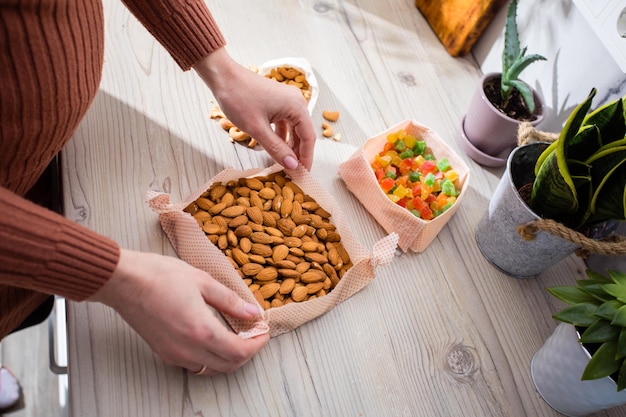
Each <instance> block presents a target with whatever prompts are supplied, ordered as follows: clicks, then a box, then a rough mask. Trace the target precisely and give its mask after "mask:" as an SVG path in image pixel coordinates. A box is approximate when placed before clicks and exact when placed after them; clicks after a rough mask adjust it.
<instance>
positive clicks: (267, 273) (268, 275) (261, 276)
mask: <svg viewBox="0 0 626 417" xmlns="http://www.w3.org/2000/svg"><path fill="white" fill-rule="evenodd" d="M255 278H256V279H258V280H259V281H272V280H274V279H276V278H278V270H277V269H276V268H274V267H273V266H267V267H265V268H263V269H261V271H260V272H259V273H258V274H256V276H255Z"/></svg>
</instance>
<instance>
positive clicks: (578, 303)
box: [548, 270, 626, 391]
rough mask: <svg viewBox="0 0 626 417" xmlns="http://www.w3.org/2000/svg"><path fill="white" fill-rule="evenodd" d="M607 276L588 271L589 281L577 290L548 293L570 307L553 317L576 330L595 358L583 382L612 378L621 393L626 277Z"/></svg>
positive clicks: (625, 379)
mask: <svg viewBox="0 0 626 417" xmlns="http://www.w3.org/2000/svg"><path fill="white" fill-rule="evenodd" d="M607 273H608V276H605V275H602V274H600V273H597V272H593V271H590V270H588V271H587V276H588V279H582V280H577V281H576V285H575V286H562V287H552V288H548V291H549V292H550V294H552V295H553V296H555V297H556V298H558V299H559V300H561V301H564V302H565V303H567V304H569V305H568V306H567V307H565V308H563V309H562V310H560V311H558V312H557V313H555V314H554V315H553V317H554V318H555V319H556V320H559V321H562V322H564V323H569V324H572V325H574V326H576V327H577V329H578V330H579V334H580V342H581V343H582V344H583V345H584V346H585V347H587V349H588V350H589V352H590V353H591V354H592V355H591V359H590V360H589V363H588V364H587V366H586V367H585V369H584V371H583V374H582V376H581V379H582V380H593V379H599V378H604V377H607V376H612V377H613V378H614V379H615V380H616V382H617V390H618V391H621V390H623V389H624V388H626V363H625V362H624V359H626V274H625V273H623V272H618V271H607Z"/></svg>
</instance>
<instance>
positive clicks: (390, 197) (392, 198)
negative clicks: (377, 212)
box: [387, 194, 400, 203]
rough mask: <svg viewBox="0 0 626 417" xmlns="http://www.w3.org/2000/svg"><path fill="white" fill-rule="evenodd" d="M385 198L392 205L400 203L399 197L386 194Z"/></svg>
mask: <svg viewBox="0 0 626 417" xmlns="http://www.w3.org/2000/svg"><path fill="white" fill-rule="evenodd" d="M387 198H388V199H390V200H391V201H393V202H394V203H397V202H398V201H400V197H398V196H397V195H394V194H387Z"/></svg>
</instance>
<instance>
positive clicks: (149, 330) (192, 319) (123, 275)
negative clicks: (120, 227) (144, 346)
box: [89, 249, 269, 375]
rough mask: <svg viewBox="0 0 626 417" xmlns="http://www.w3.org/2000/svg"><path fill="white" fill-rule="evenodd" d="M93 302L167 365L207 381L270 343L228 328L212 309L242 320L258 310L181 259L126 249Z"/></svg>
mask: <svg viewBox="0 0 626 417" xmlns="http://www.w3.org/2000/svg"><path fill="white" fill-rule="evenodd" d="M89 301H99V302H102V303H104V304H106V305H108V306H110V307H113V308H114V309H115V310H116V311H117V312H118V313H119V314H120V315H121V316H122V318H123V319H124V320H126V322H128V324H130V325H131V326H132V327H133V328H134V329H135V331H137V333H138V334H139V335H140V336H141V337H142V338H143V339H144V340H145V341H146V342H147V343H148V344H149V345H150V347H151V348H152V350H153V351H154V352H155V353H156V354H157V355H159V356H160V357H161V359H163V361H165V362H166V363H169V364H172V365H177V366H180V367H183V368H187V369H189V370H190V371H192V372H198V371H199V370H201V369H204V371H203V372H202V374H203V375H212V374H216V373H222V372H231V371H234V370H236V369H237V368H239V367H241V366H242V365H243V364H245V363H246V362H247V361H248V360H249V359H250V358H251V357H252V356H253V355H254V354H256V353H257V352H258V351H259V350H261V348H262V347H263V346H265V344H266V343H267V342H268V340H269V336H268V335H267V334H266V335H261V336H257V337H253V338H250V339H243V338H241V337H240V336H238V335H236V334H235V333H233V332H232V331H230V330H229V329H228V328H226V327H225V326H224V325H223V323H222V322H221V321H220V320H218V318H217V317H215V313H214V311H213V310H212V309H211V308H209V306H211V307H213V308H215V309H217V310H218V311H220V312H223V313H226V314H228V315H230V316H233V317H236V318H240V319H253V318H254V317H255V316H257V315H259V314H260V310H259V308H258V307H257V306H256V305H253V304H249V303H246V302H244V301H243V300H242V299H241V298H240V297H239V296H237V295H236V294H235V293H234V292H233V291H232V290H230V289H229V288H227V287H225V286H224V285H222V284H220V283H219V282H217V281H216V280H215V279H213V277H211V276H210V275H209V274H207V273H206V272H204V271H201V270H199V269H197V268H194V267H192V266H191V265H189V264H187V263H185V262H183V261H181V260H180V259H178V258H173V257H167V256H162V255H157V254H150V253H142V252H133V251H129V250H124V249H122V250H121V255H120V260H119V263H118V265H117V268H116V270H115V272H114V274H113V276H112V277H111V279H110V280H109V281H108V282H107V283H106V284H105V285H104V286H103V287H102V288H101V289H100V290H99V291H98V292H97V293H96V294H94V295H93V296H92V297H91V298H90V299H89ZM203 367H206V368H203Z"/></svg>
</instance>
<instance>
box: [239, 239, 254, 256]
mask: <svg viewBox="0 0 626 417" xmlns="http://www.w3.org/2000/svg"><path fill="white" fill-rule="evenodd" d="M239 248H240V249H241V250H242V251H243V252H244V253H250V250H251V249H252V241H250V239H248V238H247V237H242V238H241V239H239Z"/></svg>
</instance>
